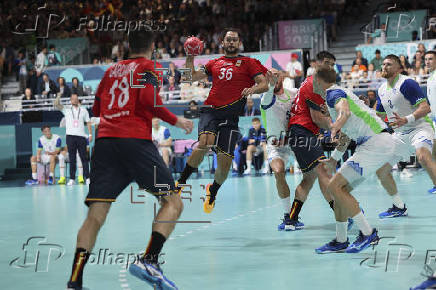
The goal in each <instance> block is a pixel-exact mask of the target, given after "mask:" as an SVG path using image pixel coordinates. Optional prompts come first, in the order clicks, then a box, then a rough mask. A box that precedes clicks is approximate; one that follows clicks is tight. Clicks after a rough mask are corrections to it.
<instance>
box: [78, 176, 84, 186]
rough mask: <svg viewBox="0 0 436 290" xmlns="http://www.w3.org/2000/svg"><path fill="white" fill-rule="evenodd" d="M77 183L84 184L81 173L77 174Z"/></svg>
mask: <svg viewBox="0 0 436 290" xmlns="http://www.w3.org/2000/svg"><path fill="white" fill-rule="evenodd" d="M77 183H78V184H84V183H85V179H84V178H83V176H82V175H79V176H78V177H77Z"/></svg>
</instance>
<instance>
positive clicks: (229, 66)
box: [204, 55, 267, 107]
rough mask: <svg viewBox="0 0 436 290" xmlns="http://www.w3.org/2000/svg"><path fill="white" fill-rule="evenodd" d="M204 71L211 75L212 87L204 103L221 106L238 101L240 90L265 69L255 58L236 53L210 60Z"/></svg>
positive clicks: (249, 85)
mask: <svg viewBox="0 0 436 290" xmlns="http://www.w3.org/2000/svg"><path fill="white" fill-rule="evenodd" d="M205 71H206V74H207V75H209V76H212V88H211V90H210V92H209V96H208V97H207V99H206V101H205V102H204V104H205V105H212V106H214V107H222V106H226V105H230V104H232V103H234V102H236V101H238V100H239V99H240V98H241V93H242V91H243V90H244V89H245V88H249V87H251V86H253V85H254V83H255V82H254V78H255V77H256V76H257V75H260V74H264V73H266V72H267V69H266V68H265V67H264V66H263V65H262V64H261V63H260V62H259V61H258V60H257V59H254V58H250V57H247V56H242V55H238V56H235V57H225V56H222V57H220V58H217V59H213V60H210V61H208V63H207V64H206V65H205Z"/></svg>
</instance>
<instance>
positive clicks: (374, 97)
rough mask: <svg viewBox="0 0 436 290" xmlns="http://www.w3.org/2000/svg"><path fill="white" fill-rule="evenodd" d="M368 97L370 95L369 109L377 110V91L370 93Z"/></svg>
mask: <svg viewBox="0 0 436 290" xmlns="http://www.w3.org/2000/svg"><path fill="white" fill-rule="evenodd" d="M367 95H368V101H369V107H371V108H373V109H374V110H375V108H376V107H377V95H376V93H375V91H368V92H367Z"/></svg>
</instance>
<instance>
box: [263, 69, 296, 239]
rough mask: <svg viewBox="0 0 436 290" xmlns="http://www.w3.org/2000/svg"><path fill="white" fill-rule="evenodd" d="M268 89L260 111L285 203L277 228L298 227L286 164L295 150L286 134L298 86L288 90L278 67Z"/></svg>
mask: <svg viewBox="0 0 436 290" xmlns="http://www.w3.org/2000/svg"><path fill="white" fill-rule="evenodd" d="M267 80H268V82H269V90H268V91H267V92H266V93H264V94H263V95H262V99H261V103H260V104H261V105H260V109H261V113H262V119H263V124H264V125H265V129H266V133H267V145H266V148H267V154H268V161H269V163H270V166H271V169H272V171H273V172H274V176H275V179H276V186H277V193H278V195H279V197H280V200H281V201H282V204H283V210H284V213H285V214H284V218H283V222H282V223H281V224H280V225H279V226H278V230H279V231H282V230H286V231H291V230H295V227H293V226H292V222H291V219H290V217H289V213H290V211H291V201H290V190H289V186H288V183H287V182H286V172H285V169H286V164H287V163H288V160H289V156H290V155H291V153H292V150H291V148H290V147H289V146H285V145H286V144H285V136H286V131H287V129H288V122H289V115H290V111H291V106H292V102H293V101H294V99H295V95H296V94H297V91H298V89H295V88H293V89H291V90H287V89H285V88H284V87H283V80H284V74H282V73H280V72H279V71H277V70H276V69H271V70H270V71H268V73H267Z"/></svg>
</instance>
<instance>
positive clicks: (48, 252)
mask: <svg viewBox="0 0 436 290" xmlns="http://www.w3.org/2000/svg"><path fill="white" fill-rule="evenodd" d="M23 252H24V255H23V256H20V257H17V258H15V259H13V260H12V261H11V262H10V263H9V266H11V267H14V268H32V269H34V270H35V272H48V265H49V263H50V262H53V261H57V260H59V259H60V258H62V257H63V255H64V254H65V250H64V247H62V246H61V245H58V244H51V243H47V239H46V238H45V237H30V238H29V239H28V240H27V242H26V243H24V244H23Z"/></svg>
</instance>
